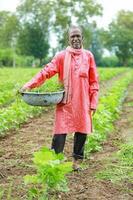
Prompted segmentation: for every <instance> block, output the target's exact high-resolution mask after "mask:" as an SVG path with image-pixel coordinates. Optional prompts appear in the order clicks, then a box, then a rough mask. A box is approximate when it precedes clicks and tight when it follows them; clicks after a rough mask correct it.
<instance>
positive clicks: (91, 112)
mask: <svg viewBox="0 0 133 200" xmlns="http://www.w3.org/2000/svg"><path fill="white" fill-rule="evenodd" d="M95 112H96V110H95V109H91V110H90V114H91V117H92V116H94V114H95Z"/></svg>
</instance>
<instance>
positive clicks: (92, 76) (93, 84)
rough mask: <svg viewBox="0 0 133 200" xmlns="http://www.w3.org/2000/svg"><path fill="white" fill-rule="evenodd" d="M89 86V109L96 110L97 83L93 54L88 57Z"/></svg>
mask: <svg viewBox="0 0 133 200" xmlns="http://www.w3.org/2000/svg"><path fill="white" fill-rule="evenodd" d="M89 85H90V87H89V96H90V109H96V108H97V104H98V94H99V81H98V73H97V69H96V64H95V60H94V56H93V54H91V55H90V70H89Z"/></svg>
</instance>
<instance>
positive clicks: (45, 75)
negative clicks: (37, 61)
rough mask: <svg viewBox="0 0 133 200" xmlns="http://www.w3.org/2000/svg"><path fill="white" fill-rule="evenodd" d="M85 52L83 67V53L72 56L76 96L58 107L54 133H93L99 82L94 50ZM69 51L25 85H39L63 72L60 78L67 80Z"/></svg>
mask: <svg viewBox="0 0 133 200" xmlns="http://www.w3.org/2000/svg"><path fill="white" fill-rule="evenodd" d="M83 51H84V52H85V53H84V55H85V57H84V61H83V63H82V66H81V64H80V63H81V56H78V55H74V56H73V57H72V62H71V70H70V72H71V73H70V74H71V75H70V78H71V87H72V88H71V89H72V99H71V102H69V103H67V104H62V103H60V104H58V105H57V106H56V113H55V115H56V116H55V125H54V134H60V133H72V132H81V133H91V132H92V120H91V116H90V114H89V111H90V109H96V108H97V103H98V91H99V83H98V74H97V69H96V65H95V61H94V57H93V55H92V53H91V52H90V51H87V50H83ZM65 53H66V50H64V51H61V52H59V53H58V54H57V55H56V56H55V57H54V58H53V60H52V61H51V62H50V63H48V64H47V65H46V67H44V68H43V69H42V70H41V72H39V73H38V74H37V75H36V76H35V77H34V78H33V79H32V80H31V81H29V82H28V83H26V84H25V85H24V88H30V89H32V88H35V87H38V86H40V85H41V84H43V83H44V81H45V80H46V79H49V78H50V77H52V76H53V75H55V74H56V73H58V75H59V80H60V81H63V71H64V69H63V66H64V59H65Z"/></svg>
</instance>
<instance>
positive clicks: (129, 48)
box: [106, 10, 133, 66]
mask: <svg viewBox="0 0 133 200" xmlns="http://www.w3.org/2000/svg"><path fill="white" fill-rule="evenodd" d="M132 27H133V12H132V11H124V10H121V11H119V13H118V15H117V18H116V19H115V20H114V21H112V23H111V24H110V25H109V31H108V37H107V34H106V37H107V40H106V41H107V43H106V44H107V46H108V48H110V49H111V50H112V51H114V52H115V54H116V56H117V57H118V58H119V62H120V63H121V65H125V66H127V65H128V64H129V62H130V60H131V59H132V56H133V28H132Z"/></svg>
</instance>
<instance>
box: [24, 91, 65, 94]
mask: <svg viewBox="0 0 133 200" xmlns="http://www.w3.org/2000/svg"><path fill="white" fill-rule="evenodd" d="M64 92H65V91H64V90H61V91H57V92H21V95H25V94H27V95H32V94H33V95H45V94H49V95H50V94H61V93H64Z"/></svg>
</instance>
